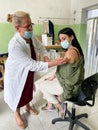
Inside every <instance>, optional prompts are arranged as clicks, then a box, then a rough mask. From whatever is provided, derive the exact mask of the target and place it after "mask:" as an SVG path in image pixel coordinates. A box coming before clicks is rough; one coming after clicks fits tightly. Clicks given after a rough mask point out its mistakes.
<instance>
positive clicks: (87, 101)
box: [52, 73, 98, 130]
mask: <svg viewBox="0 0 98 130" xmlns="http://www.w3.org/2000/svg"><path fill="white" fill-rule="evenodd" d="M97 88H98V73H96V74H94V75H92V76H90V77H88V78H86V79H85V80H84V81H83V83H82V85H81V92H80V93H79V95H78V96H77V97H76V98H71V99H69V100H67V101H70V102H72V103H73V105H72V110H71V112H70V111H69V110H68V109H67V110H66V112H65V115H64V118H55V119H53V120H52V124H55V123H56V122H59V121H60V122H61V121H68V122H70V125H69V130H73V127H74V125H75V124H77V125H79V126H81V127H82V128H84V129H85V130H90V128H88V127H87V126H86V125H85V124H83V123H82V122H80V121H79V119H80V118H82V117H85V118H88V114H87V113H83V114H80V115H76V108H75V104H76V105H79V106H85V105H88V106H90V107H92V106H94V104H95V94H96V91H97ZM67 115H68V116H67Z"/></svg>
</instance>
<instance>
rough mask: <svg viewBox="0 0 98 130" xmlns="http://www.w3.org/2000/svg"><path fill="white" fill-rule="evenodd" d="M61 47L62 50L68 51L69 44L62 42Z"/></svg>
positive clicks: (65, 41)
mask: <svg viewBox="0 0 98 130" xmlns="http://www.w3.org/2000/svg"><path fill="white" fill-rule="evenodd" d="M61 46H62V48H64V49H68V48H69V46H70V43H69V42H68V41H67V40H64V41H63V42H61Z"/></svg>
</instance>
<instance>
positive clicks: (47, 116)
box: [0, 90, 98, 130]
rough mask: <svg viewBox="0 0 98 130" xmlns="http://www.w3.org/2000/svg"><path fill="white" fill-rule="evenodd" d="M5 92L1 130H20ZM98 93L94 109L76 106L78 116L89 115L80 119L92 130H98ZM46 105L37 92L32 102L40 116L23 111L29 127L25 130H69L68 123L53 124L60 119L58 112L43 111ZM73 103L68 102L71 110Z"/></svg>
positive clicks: (0, 109)
mask: <svg viewBox="0 0 98 130" xmlns="http://www.w3.org/2000/svg"><path fill="white" fill-rule="evenodd" d="M3 95H4V92H3V90H1V91H0V130H20V128H19V127H18V126H17V125H16V122H15V119H14V115H13V112H12V111H11V110H10V108H9V107H8V106H7V104H6V103H5V102H4V99H3ZM97 101H98V92H97V94H96V102H95V105H94V106H93V107H89V106H84V107H80V106H76V109H77V114H80V113H85V112H87V113H88V115H89V116H88V118H82V119H80V120H81V121H82V122H83V123H85V124H86V125H87V126H89V128H91V130H98V102H97ZM45 103H46V101H45V100H44V99H43V98H42V94H41V93H40V92H39V91H37V92H36V93H34V99H33V101H32V102H31V105H33V104H34V106H35V108H36V109H37V110H38V111H39V115H38V116H34V115H31V114H29V113H27V112H25V111H24V110H23V109H21V113H22V116H23V119H24V120H25V122H26V123H28V127H27V128H26V129H25V130H68V126H69V123H68V122H59V123H55V124H52V123H51V121H52V119H53V118H56V117H58V114H57V111H56V110H54V111H52V112H47V111H43V110H41V107H42V106H43V105H44V104H45ZM71 106H72V103H70V102H68V109H69V110H70V109H71ZM74 130H83V129H82V128H81V127H79V126H76V125H75V127H74Z"/></svg>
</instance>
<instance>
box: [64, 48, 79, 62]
mask: <svg viewBox="0 0 98 130" xmlns="http://www.w3.org/2000/svg"><path fill="white" fill-rule="evenodd" d="M65 58H67V59H68V62H67V63H74V62H76V61H77V60H78V59H79V54H78V52H77V51H76V49H69V50H68V51H67V52H66V54H65Z"/></svg>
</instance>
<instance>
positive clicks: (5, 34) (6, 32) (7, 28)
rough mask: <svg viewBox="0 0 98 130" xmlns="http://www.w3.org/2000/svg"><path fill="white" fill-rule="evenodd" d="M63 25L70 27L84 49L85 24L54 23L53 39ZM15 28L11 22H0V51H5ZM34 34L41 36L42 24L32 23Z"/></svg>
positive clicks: (56, 37)
mask: <svg viewBox="0 0 98 130" xmlns="http://www.w3.org/2000/svg"><path fill="white" fill-rule="evenodd" d="M64 27H71V28H72V29H73V30H74V31H75V34H76V36H77V39H78V40H79V42H80V45H81V47H82V49H83V51H85V44H86V43H85V41H86V40H85V39H86V25H85V24H74V25H55V26H54V34H55V40H57V39H58V32H59V30H61V29H62V28H64ZM14 33H15V30H14V28H13V26H12V24H11V23H0V53H2V52H7V50H8V43H9V40H10V39H11V37H12V36H13V35H14ZM34 34H35V35H38V36H41V34H42V25H39V24H38V25H34Z"/></svg>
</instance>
